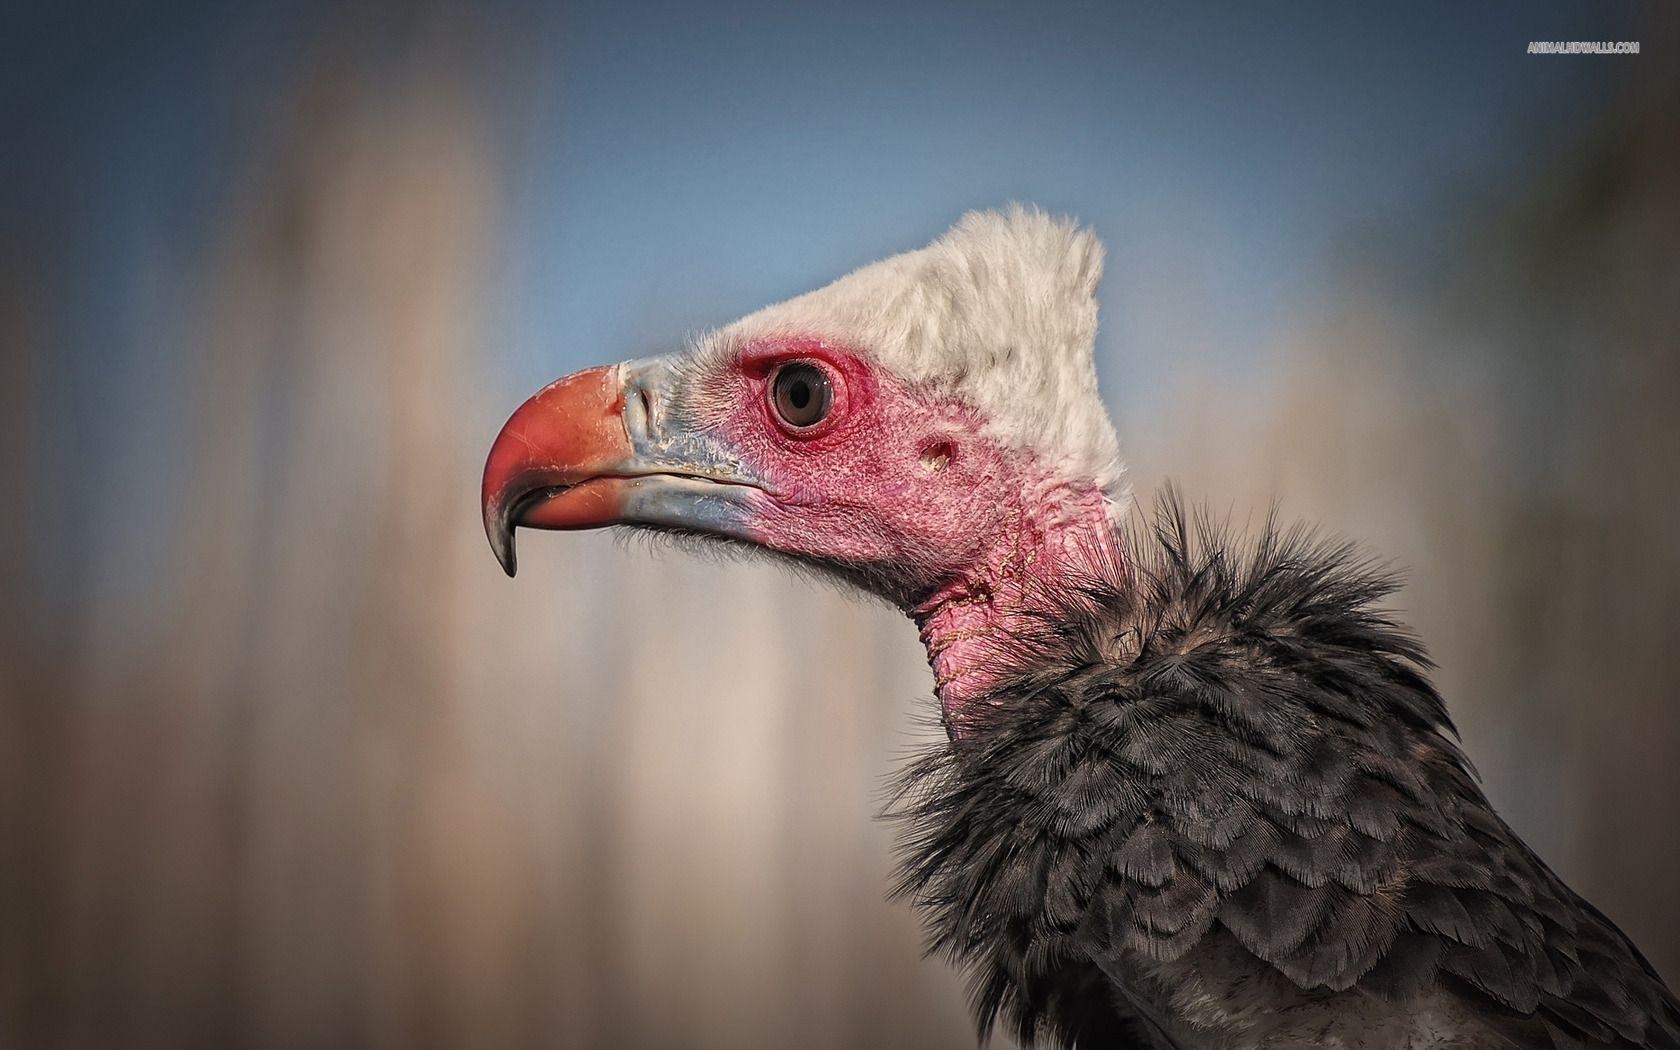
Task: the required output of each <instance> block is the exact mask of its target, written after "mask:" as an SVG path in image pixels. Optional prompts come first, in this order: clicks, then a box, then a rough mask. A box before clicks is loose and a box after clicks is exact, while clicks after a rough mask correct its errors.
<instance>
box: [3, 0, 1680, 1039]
mask: <svg viewBox="0 0 1680 1050" xmlns="http://www.w3.org/2000/svg"><path fill="white" fill-rule="evenodd" d="M1673 14H1674V12H1673V9H1672V8H1670V7H1668V6H1667V5H1652V6H1649V7H1644V6H1638V5H1633V4H1625V3H1616V2H1605V0H1580V2H1547V3H1480V4H1475V5H1460V4H1448V3H1421V4H1405V5H1395V6H1394V8H1393V9H1391V10H1389V11H1387V12H1375V11H1368V10H1365V9H1363V8H1361V7H1359V6H1357V5H1345V4H1340V3H1337V4H1330V3H1323V4H1306V5H1292V7H1291V8H1290V10H1289V13H1288V14H1287V15H1284V14H1280V13H1273V14H1270V15H1264V16H1263V15H1260V14H1257V13H1255V12H1253V11H1250V10H1248V9H1247V7H1246V6H1245V5H1227V4H1216V5H1159V4H1148V5H1135V6H1134V5H1124V4H1117V3H1115V4H1111V3H1099V4H1086V5H1073V4H1050V5H1041V4H1028V3H1019V4H998V3H978V4H976V3H964V4H957V3H892V4H887V3H874V2H853V3H823V4H816V5H810V6H795V5H791V4H785V3H779V2H765V3H744V4H729V5H726V6H718V5H708V4H678V3H670V4H663V5H660V4H655V5H645V4H633V3H614V2H587V3H571V4H562V5H559V6H539V5H534V4H526V3H520V2H513V0H489V2H486V3H479V4H464V3H463V4H457V3H449V2H423V3H403V2H386V3H381V2H372V3H350V4H328V3H321V2H315V0H300V2H284V0H255V2H251V3H244V4H237V5H224V4H206V3H180V2H150V3H139V2H136V0H113V2H107V3H85V2H70V3H65V4H58V5H35V6H34V9H32V10H13V11H11V12H9V13H8V16H7V20H6V21H7V29H6V31H5V33H4V43H3V44H0V48H3V49H4V50H3V58H4V61H3V62H0V103H3V105H0V132H3V140H0V141H3V144H4V155H5V160H4V164H3V165H0V179H3V180H4V182H3V186H4V194H3V196H0V232H3V235H4V236H3V238H0V352H3V356H0V435H3V436H0V442H3V444H0V449H3V456H0V492H3V493H4V499H3V500H0V582H3V589H0V1046H3V1047H7V1048H11V1047H20V1048H21V1047H27V1048H57V1047H171V1048H179V1047H196V1046H207V1047H211V1046H213V1047H246V1046H249V1047H364V1046H365V1047H380V1048H385V1047H390V1048H399V1047H401V1048H406V1047H434V1046H435V1047H485V1048H498V1047H510V1048H511V1047H619V1046H623V1047H718V1048H724V1047H730V1048H733V1047H759V1046H763V1047H787V1046H799V1047H815V1048H822V1047H858V1046H869V1047H918V1048H919V1047H939V1046H946V1047H963V1046H971V1045H973V1036H972V1032H971V1029H970V1026H969V1023H968V1021H967V1019H966V1012H965V1009H964V1005H963V998H962V987H961V983H960V980H959V979H958V978H957V976H955V975H954V974H952V973H951V972H949V970H948V968H947V967H946V966H945V965H944V964H943V963H941V962H938V961H923V960H921V959H920V957H919V950H920V947H919V933H918V929H917V926H916V922H915V918H914V916H913V914H912V913H911V912H910V911H909V910H908V908H907V907H905V906H904V905H901V904H891V903H888V902H886V901H885V900H884V899H883V893H884V889H885V887H886V885H887V882H888V876H889V872H890V869H891V863H892V861H891V852H890V850H891V836H892V833H891V830H890V829H889V828H888V827H885V826H883V825H882V824H880V823H879V822H876V821H874V820H872V815H873V814H874V812H875V811H876V809H877V808H878V806H879V804H880V785H881V781H882V777H883V776H884V775H885V774H886V773H888V772H889V771H890V770H891V769H893V768H894V767H895V765H896V764H897V763H898V762H899V761H901V760H902V758H903V756H904V755H905V753H906V752H907V751H909V750H910V749H912V748H914V747H915V746H916V745H917V743H918V742H924V741H927V740H930V739H932V738H933V735H934V734H935V733H937V730H936V729H934V728H933V727H931V726H930V725H929V724H928V720H927V716H928V715H929V714H930V712H931V707H930V703H929V699H928V698H929V690H930V682H929V679H928V675H927V672H926V670H925V667H924V666H923V664H922V658H921V654H920V653H919V651H918V650H917V647H916V643H915V637H914V631H913V630H912V629H911V627H910V625H909V624H908V623H906V622H904V621H903V620H901V619H900V618H899V617H898V616H897V615H896V614H894V613H892V612H891V611H889V610H886V609H882V608H879V607H875V606H870V605H864V604H856V603H852V602H849V601H848V600H846V599H844V598H843V597H841V596H839V595H837V594H835V593H832V592H830V591H826V590H821V589H813V588H812V587H811V586H809V585H807V584H805V583H802V582H799V581H796V580H791V579H788V578H784V577H783V576H782V575H780V574H778V573H777V572H776V571H774V570H773V569H770V568H766V567H763V566H741V565H714V564H710V563H706V562H704V561H696V560H694V559H692V558H689V557H686V556H683V555H680V554H676V553H661V552H658V551H650V550H648V549H647V548H646V547H645V545H641V544H635V543H632V544H628V545H626V544H623V543H617V544H615V542H614V541H613V540H612V539H611V538H609V537H606V536H599V535H586V536H527V538H526V539H525V540H524V541H523V543H522V548H523V549H522V558H521V562H522V570H523V571H522V572H521V574H520V576H519V578H518V580H517V581H508V580H506V579H504V578H503V577H502V575H501V573H500V571H499V570H498V569H497V567H496V565H495V562H494V560H493V559H492V558H491V556H490V553H489V551H488V550H487V549H486V545H485V543H484V540H483V537H482V534H481V531H480V527H479V523H478V518H477V483H478V471H479V469H480V466H481V463H482V456H483V454H484V452H485V451H486V449H487V448H488V445H489V442H490V440H491V438H492V437H493V435H494V434H495V432H496V430H497V428H498V427H499V425H500V423H501V421H502V419H503V418H504V417H505V415H506V414H507V413H508V412H509V411H510V410H511V409H512V408H513V406H514V405H515V404H517V402H518V401H519V400H520V399H522V398H523V397H524V396H525V395H526V394H527V393H529V392H530V391H532V390H534V389H535V388H536V387H537V386H538V385H540V384H541V383H543V382H546V381H547V380H549V379H552V378H553V377H555V376H557V375H560V374H562V373H564V372H567V371H570V370H572V369H575V368H578V367H580V366H583V365H586V364H592V363H601V362H606V361H611V360H617V359H621V358H625V357H630V356H636V355H642V354H647V353H652V352H659V351H664V350H668V349H671V348H674V347H676V346H678V345H680V344H681V342H682V340H683V339H684V338H685V336H686V335H687V334H688V333H691V332H693V331H695V330H697V329H701V328H704V327H707V326H711V325H716V324H721V323H724V322H727V321H729V320H731V319H732V318H734V317H735V316H738V315H740V314H742V313H744V312H747V311H749V310H751V309H753V308H755V307H757V306H759V305H762V304H764V303H766V302H769V301H772V300H776V299H780V298H784V297H786V296H789V295H792V294H795V293H798V292H800V291H803V290H806V289H807V288H810V287H813V286H815V285H817V284H820V283H823V282H825V281H827V280H828V279H830V278H832V277H834V276H837V275H839V274H841V273H843V272H845V271H846V270H848V269H850V268H852V267H853V266H856V265H858V264H861V263H864V262H867V261H869V260H871V259H873V258H875V257H878V256H880V255H883V254H886V253H889V252H893V251H899V250H905V249H909V248H913V247H916V246H919V245H920V244H922V243H923V242H924V241H926V240H927V239H929V238H930V237H932V236H934V235H936V234H937V233H939V232H940V231H941V230H942V229H943V228H944V227H945V226H946V225H947V224H949V223H950V222H951V221H953V220H955V219H956V218H957V217H958V215H960V214H961V213H962V212H963V211H964V210H966V209H969V208H972V207H980V206H989V205H997V204H1001V203H1004V202H1007V201H1009V200H1017V199H1018V200H1025V201H1031V202H1035V203H1037V204H1040V205H1042V206H1044V207H1045V208H1047V209H1050V210H1053V211H1058V212H1065V213H1071V214H1075V215H1077V216H1079V217H1081V218H1082V219H1083V220H1085V221H1086V222H1088V223H1090V224H1092V225H1093V226H1094V227H1095V228H1096V229H1097V231H1098V232H1099V233H1100V234H1101V235H1102V236H1103V237H1104V238H1105V239H1106V241H1107V242H1108V244H1109V248H1110V257H1109V258H1110V263H1109V270H1108V275H1107V277H1106V279H1105V281H1104V286H1103V296H1104V305H1103V310H1104V313H1103V331H1102V335H1101V338H1100V345H1099V355H1100V366H1101V372H1102V380H1103V384H1104V389H1105V394H1106V397H1107V399H1108V401H1109V403H1110V405H1111V406H1112V408H1113V411H1114V415H1115V419H1116V422H1117V424H1118V427H1119V429H1120V431H1121V434H1122V440H1123V442H1124V444H1125V446H1126V448H1127V450H1128V453H1129V459H1130V461H1131V463H1132V464H1133V471H1134V474H1133V477H1134V482H1135V485H1136V487H1137V489H1138V491H1139V493H1140V495H1141V496H1142V497H1143V498H1144V499H1145V500H1147V499H1148V494H1149V493H1150V492H1151V491H1152V490H1154V489H1156V488H1158V487H1159V486H1160V485H1161V484H1162V483H1163V481H1164V480H1166V479H1173V480H1176V481H1177V482H1178V483H1179V484H1180V485H1181V486H1182V487H1183V489H1184V490H1185V492H1186V493H1187V494H1188V495H1189V497H1190V498H1192V499H1193V500H1201V501H1205V502H1207V503H1208V504H1209V505H1210V506H1211V507H1212V508H1213V509H1214V510H1216V511H1217V512H1219V513H1228V514H1230V515H1232V516H1233V517H1235V518H1236V519H1237V520H1243V519H1245V518H1247V517H1249V516H1251V515H1253V516H1256V517H1257V516H1258V515H1260V514H1262V513H1263V512H1264V509H1265V507H1266V506H1267V505H1268V504H1269V503H1270V502H1271V501H1272V500H1274V499H1276V500H1278V501H1280V503H1281V506H1282V508H1283V513H1284V515H1285V516H1286V517H1301V518H1311V519H1315V520H1317V521H1319V522H1321V523H1322V524H1324V525H1325V526H1326V527H1327V528H1329V529H1331V530H1333V531H1335V532H1339V533H1342V534H1345V535H1349V536H1353V537H1358V538H1360V539H1362V540H1365V541H1367V542H1368V543H1369V544H1370V545H1371V546H1372V547H1373V548H1374V549H1375V550H1377V551H1379V552H1380V553H1382V554H1383V555H1385V556H1387V557H1389V558H1391V559H1392V560H1393V561H1394V562H1395V563H1397V564H1398V565H1400V566H1402V567H1404V568H1406V569H1407V570H1408V572H1409V579H1410V583H1409V585H1408V586H1407V587H1406V589H1405V590H1404V591H1403V592H1402V594H1401V595H1400V597H1399V604H1400V606H1401V607H1402V608H1403V611H1404V612H1405V614H1406V615H1407V617H1408V618H1409V619H1410V620H1411V621H1412V622H1413V623H1414V624H1415V625H1416V626H1417V627H1418V628H1419V629H1420V630H1421V631H1422V632H1423V634H1424V635H1425V637H1426V638H1427V639H1428V640H1429V642H1430V643H1431V645H1432V647H1433V651H1434V653H1435V655H1436V656H1437V658H1438V659H1439V661H1440V665H1441V667H1440V671H1439V676H1438V677H1439V680H1440V682H1441V684H1442V685H1443V686H1444V688H1445V690H1446V692H1447V695H1448V696H1449V697H1450V698H1451V701H1452V703H1453V709H1454V711H1455V713H1456V716H1457V718H1458V721H1459V724H1460V726H1461V727H1462V729H1463V732H1464V736H1465V739H1466V741H1467V745H1468V748H1469V751H1470V753H1471V754H1472V756H1473V757H1474V758H1475V760H1476V761H1477V763H1478V764H1479V767H1480V769H1481V772H1482V773H1483V775H1484V778H1485V782H1486V786H1487V790H1488V793H1489V795H1491V796H1492V798H1493V799H1494V801H1495V802H1496V804H1497V805H1499V807H1500V808H1501V809H1502V810H1503V811H1504V813H1505V814H1506V815H1507V816H1508V817H1509V819H1510V820H1511V822H1512V823H1513V824H1514V825H1515V826H1516V827H1517V829H1518V830H1519V831H1520V832H1521V833H1523V834H1524V835H1525V836H1526V837H1527V838H1528V840H1529V841H1530V842H1531V843H1532V844H1533V845H1534V846H1535V847H1536V848H1537V849H1538V850H1539V852H1540V853H1541V854H1542V855H1543V856H1545V857H1546V858H1547V859H1548V860H1549V861H1550V862H1551V863H1552V864H1553V865H1554V866H1555V867H1556V868H1557V869H1558V871H1560V872H1561V873H1562V874H1563V875H1564V876H1565V877H1566V878H1567V879H1568V880H1570V881H1571V882H1572V883H1573V884H1574V885H1575V886H1576V887H1577V888H1578V889H1579V890H1581V891H1582V892H1583V893H1585V894H1586V895H1587V896H1588V897H1590V898H1592V899H1593V900H1594V901H1596V902H1597V903H1598V904H1599V905H1600V906H1601V907H1602V908H1603V909H1604V910H1605V911H1607V912H1608V913H1609V914H1610V915H1611V916H1612V917H1613V918H1615V919H1616V920H1617V921H1618V922H1619V923H1620V924H1621V925H1622V926H1623V927H1624V928H1625V929H1626V930H1627V931H1628V932H1629V933H1630V934H1631V935H1632V936H1633V937H1634V938H1635V939H1636V940H1637V941H1638V942H1639V943H1640V944H1641V945H1642V946H1643V947H1644V949H1645V951H1646V952H1647V953H1648V954H1649V956H1650V957H1651V959H1652V960H1653V962H1654V963H1655V964H1656V966H1657V967H1658V968H1659V969H1660V970H1661V971H1662V972H1663V973H1665V974H1666V975H1667V977H1668V978H1669V980H1670V981H1671V982H1673V981H1676V980H1680V905H1677V904H1676V887H1680V697H1677V695H1676V684H1675V683H1676V682H1677V681H1680V655H1677V654H1680V524H1677V523H1680V414H1677V412H1676V409H1675V404H1674V402H1675V398H1676V397H1677V396H1680V258H1677V251H1680V178H1677V177H1676V174H1675V173H1676V171H1680V80H1677V76H1676V63H1675V45H1676V43H1677V41H1680V35H1677V31H1676V22H1675V18H1674V17H1673ZM1619 39H1625V40H1639V41H1641V43H1642V53H1641V54H1640V55H1639V56H1637V57H1608V56H1606V57H1587V56H1577V57H1561V56H1530V55H1528V54H1526V53H1525V52H1526V47H1527V43H1528V41H1530V40H1619Z"/></svg>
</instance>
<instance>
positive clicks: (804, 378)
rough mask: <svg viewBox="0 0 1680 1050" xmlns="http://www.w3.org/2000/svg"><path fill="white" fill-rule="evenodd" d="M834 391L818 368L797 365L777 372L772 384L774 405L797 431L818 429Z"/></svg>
mask: <svg viewBox="0 0 1680 1050" xmlns="http://www.w3.org/2000/svg"><path fill="white" fill-rule="evenodd" d="M833 403H834V388H833V387H832V386H830V385H829V382H828V376H827V374H826V373H824V372H823V370H822V369H820V368H818V367H817V366H816V365H812V364H806V363H805V362H803V361H801V362H797V363H795V364H791V365H788V366H787V367H785V368H783V369H782V370H781V371H780V372H777V373H776V378H775V380H774V381H773V382H772V383H771V384H770V404H771V405H773V406H774V407H775V409H776V415H778V416H780V417H781V420H782V422H784V423H786V424H787V425H788V426H790V427H794V428H796V429H803V428H805V427H814V426H816V425H817V424H818V423H821V422H822V421H823V417H824V416H827V415H828V409H829V406H830V405H832V404H833Z"/></svg>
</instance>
